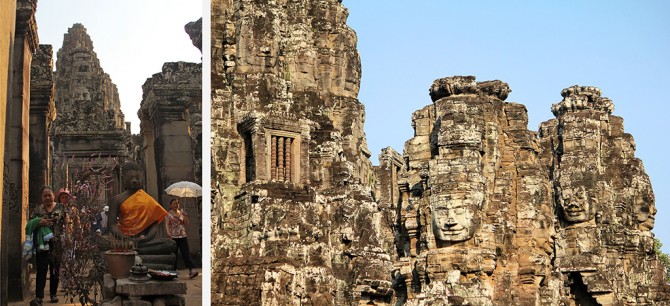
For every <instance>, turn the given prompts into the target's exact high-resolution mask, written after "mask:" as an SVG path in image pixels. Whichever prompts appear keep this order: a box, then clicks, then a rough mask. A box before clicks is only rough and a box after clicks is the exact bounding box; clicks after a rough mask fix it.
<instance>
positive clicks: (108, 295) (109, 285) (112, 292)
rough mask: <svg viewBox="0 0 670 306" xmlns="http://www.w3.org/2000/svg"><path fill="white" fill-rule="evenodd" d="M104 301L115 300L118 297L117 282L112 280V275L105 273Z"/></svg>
mask: <svg viewBox="0 0 670 306" xmlns="http://www.w3.org/2000/svg"><path fill="white" fill-rule="evenodd" d="M100 291H101V293H102V299H103V300H105V301H109V300H113V299H114V298H115V297H116V281H114V279H113V278H112V275H111V274H109V273H105V275H104V276H103V278H102V288H101V290H100Z"/></svg>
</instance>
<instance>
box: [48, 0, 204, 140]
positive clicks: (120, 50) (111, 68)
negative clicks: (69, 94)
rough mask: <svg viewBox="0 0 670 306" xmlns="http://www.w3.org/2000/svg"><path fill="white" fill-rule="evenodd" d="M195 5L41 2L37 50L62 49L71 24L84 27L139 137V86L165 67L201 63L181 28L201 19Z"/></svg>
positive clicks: (123, 0) (141, 0)
mask: <svg viewBox="0 0 670 306" xmlns="http://www.w3.org/2000/svg"><path fill="white" fill-rule="evenodd" d="M202 4H203V3H202V1H198V0H191V1H185V0H114V1H102V0H43V1H40V2H39V3H38V5H37V17H36V19H37V27H38V30H37V32H38V35H39V38H40V44H50V45H53V48H54V68H55V61H56V53H57V52H58V49H60V48H61V47H62V45H63V35H64V34H65V33H67V30H68V28H71V27H72V25H73V24H75V23H81V24H83V25H84V27H86V29H87V33H88V35H89V36H90V37H91V39H92V40H93V51H95V52H96V53H97V55H98V59H100V64H101V66H102V69H103V70H105V72H106V73H108V74H109V75H110V77H111V79H112V82H114V84H116V85H117V87H118V90H119V97H120V100H121V109H122V111H123V113H124V114H125V117H126V121H130V122H131V123H132V128H131V130H132V132H133V133H135V134H138V133H139V132H140V128H139V118H137V110H138V109H139V106H140V102H141V101H142V84H144V81H146V79H147V78H149V77H151V75H153V74H154V73H158V72H161V68H162V67H163V63H165V62H176V61H185V62H195V63H199V62H201V57H202V55H201V54H200V51H199V50H198V49H197V48H196V47H194V46H193V44H192V43H191V40H190V38H189V36H188V34H186V32H185V31H184V25H186V24H187V23H189V22H191V21H196V20H198V19H199V18H201V17H202V15H203V14H202V12H203V9H202Z"/></svg>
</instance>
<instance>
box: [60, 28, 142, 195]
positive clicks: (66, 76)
mask: <svg viewBox="0 0 670 306" xmlns="http://www.w3.org/2000/svg"><path fill="white" fill-rule="evenodd" d="M55 93H56V96H55V104H56V110H57V116H56V120H55V121H54V123H53V150H54V161H53V163H54V165H53V167H60V168H61V169H65V168H66V167H67V168H69V169H71V170H70V172H74V171H73V169H76V168H77V167H80V166H81V165H82V164H85V163H86V162H88V161H89V159H90V158H91V156H95V155H100V156H102V158H101V160H102V162H105V163H108V164H110V165H114V164H118V163H119V161H123V160H126V159H127V158H129V156H130V151H131V148H132V145H131V138H130V129H126V123H125V122H124V118H125V117H124V115H123V112H122V111H121V103H120V101H119V94H118V91H117V89H116V85H115V84H114V83H112V80H111V78H110V76H109V75H108V74H107V73H105V71H104V70H103V68H102V67H101V66H100V61H99V60H98V58H97V55H96V53H95V51H93V41H92V40H91V38H90V37H89V36H88V34H87V32H86V28H85V27H84V26H83V25H82V24H74V25H73V26H72V27H71V28H69V29H68V32H67V33H66V34H65V35H64V39H63V46H62V47H61V48H60V49H59V50H58V60H57V61H56V73H55ZM66 157H67V161H66V160H65V158H66ZM60 172H63V171H60ZM62 174H64V173H58V172H57V173H54V177H53V182H52V183H53V185H54V186H56V187H59V186H70V185H72V183H74V182H69V181H68V179H67V178H66V177H61V175H62ZM110 187H111V191H110V192H109V193H108V194H105V196H111V194H117V193H119V192H120V184H119V182H118V179H114V181H113V182H112V184H111V186H110Z"/></svg>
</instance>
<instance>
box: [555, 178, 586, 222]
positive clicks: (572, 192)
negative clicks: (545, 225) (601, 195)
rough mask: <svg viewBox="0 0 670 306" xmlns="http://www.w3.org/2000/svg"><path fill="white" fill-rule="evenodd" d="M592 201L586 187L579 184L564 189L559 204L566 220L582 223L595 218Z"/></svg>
mask: <svg viewBox="0 0 670 306" xmlns="http://www.w3.org/2000/svg"><path fill="white" fill-rule="evenodd" d="M592 202H593V201H592V198H591V197H590V196H589V194H588V191H587V190H586V188H585V187H584V186H579V187H576V188H573V189H570V188H568V189H564V190H562V192H561V197H560V198H559V202H558V204H559V206H560V208H561V211H562V212H563V219H564V220H565V221H567V222H570V223H580V222H585V221H589V220H591V219H593V216H594V207H593V203H592Z"/></svg>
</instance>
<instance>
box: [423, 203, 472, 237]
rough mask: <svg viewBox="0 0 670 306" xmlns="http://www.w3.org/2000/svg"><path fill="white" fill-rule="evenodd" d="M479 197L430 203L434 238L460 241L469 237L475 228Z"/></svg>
mask: <svg viewBox="0 0 670 306" xmlns="http://www.w3.org/2000/svg"><path fill="white" fill-rule="evenodd" d="M481 203H482V200H481V198H480V197H469V198H468V197H466V198H465V199H449V200H446V201H443V202H442V201H441V202H438V203H431V205H430V208H431V217H432V221H433V232H434V233H435V238H436V239H437V240H440V241H446V242H460V241H465V240H468V239H470V238H472V236H473V235H474V233H475V230H476V229H477V226H478V223H479V218H478V217H477V216H478V214H477V212H478V210H479V207H481Z"/></svg>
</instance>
